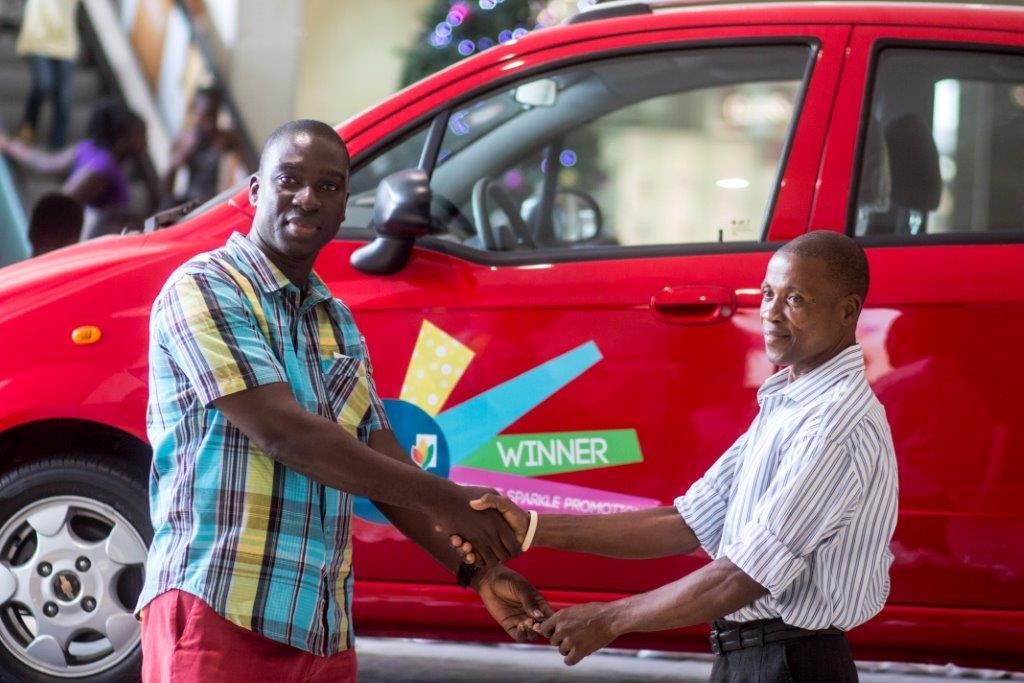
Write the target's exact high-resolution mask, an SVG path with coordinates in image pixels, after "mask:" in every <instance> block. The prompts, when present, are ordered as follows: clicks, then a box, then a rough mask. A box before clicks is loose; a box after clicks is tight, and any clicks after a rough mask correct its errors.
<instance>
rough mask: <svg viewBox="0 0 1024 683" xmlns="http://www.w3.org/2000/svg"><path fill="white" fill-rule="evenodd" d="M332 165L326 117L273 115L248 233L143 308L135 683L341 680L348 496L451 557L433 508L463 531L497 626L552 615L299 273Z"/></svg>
mask: <svg viewBox="0 0 1024 683" xmlns="http://www.w3.org/2000/svg"><path fill="white" fill-rule="evenodd" d="M348 171H349V158H348V152H347V150H346V148H345V145H344V143H343V142H342V141H341V139H340V138H339V137H338V135H337V133H336V132H335V131H334V130H333V129H332V128H331V127H330V126H327V125H326V124H323V123H320V122H316V121H293V122H291V123H289V124H286V125H284V126H282V127H281V128H280V129H278V131H276V132H275V133H274V134H273V135H272V136H271V137H270V139H269V140H268V142H267V144H266V146H265V148H264V151H263V156H262V158H261V160H260V169H259V171H258V172H257V174H256V175H254V176H253V177H252V179H251V181H250V187H249V199H250V202H251V204H252V205H253V206H254V207H255V216H254V218H253V224H252V230H251V231H250V233H249V235H248V237H247V238H246V237H242V236H241V235H239V234H234V235H232V236H231V238H230V240H229V241H228V243H227V244H226V245H225V246H224V247H222V248H220V249H217V250H216V251H213V252H210V253H208V254H201V255H199V256H197V257H196V258H194V259H192V260H191V261H189V262H188V263H186V264H185V265H183V266H182V267H181V268H179V269H178V270H177V271H176V272H175V273H174V274H172V275H171V277H170V279H169V280H168V281H167V283H166V284H165V286H164V288H163V290H162V291H161V293H160V295H159V296H158V297H157V300H156V302H155V304H154V306H153V311H152V315H151V326H150V334H151V338H150V401H149V408H148V413H147V426H148V433H149V438H150V442H151V443H152V445H153V467H152V470H151V478H150V507H151V513H152V519H153V527H154V536H153V543H152V546H151V548H150V551H149V557H148V560H147V564H146V583H145V586H144V587H143V591H142V594H141V596H140V598H139V603H138V609H139V610H140V612H141V613H142V617H143V625H142V647H143V679H144V680H146V681H179V680H180V681H244V680H254V679H258V680H274V681H276V680H295V681H298V680H303V681H311V680H331V681H355V679H356V661H355V654H354V650H353V639H352V630H351V602H352V579H353V574H352V538H351V526H352V519H351V512H352V496H366V497H368V498H370V499H372V500H374V501H375V502H377V503H378V505H379V507H380V508H381V510H382V511H383V512H384V514H385V515H386V516H387V517H388V518H389V519H390V520H391V521H392V523H394V525H395V526H396V527H397V528H398V529H399V530H401V531H402V532H403V533H404V534H406V535H407V536H409V537H410V538H412V539H413V540H415V541H416V542H418V543H419V544H420V545H422V546H423V547H424V548H426V549H427V550H428V551H429V552H430V553H431V554H432V555H434V556H435V557H436V558H437V559H438V560H439V561H440V562H441V563H442V564H444V565H445V566H447V567H448V568H449V569H450V570H452V571H453V572H455V571H456V570H461V568H462V565H461V562H460V558H459V557H458V555H457V554H456V553H455V552H453V550H452V549H451V547H449V546H448V544H447V538H446V536H444V535H440V534H438V533H437V532H435V531H434V525H435V523H436V524H439V525H440V526H441V527H442V528H445V529H449V530H452V531H456V530H457V531H459V533H461V534H464V535H465V536H466V537H467V538H471V539H474V541H476V542H477V543H478V544H479V545H480V546H481V548H483V549H484V550H483V553H482V560H483V562H482V564H483V565H485V568H484V569H483V570H482V571H477V572H476V573H475V575H472V576H471V577H466V576H464V573H463V572H461V571H460V572H459V576H460V583H462V584H463V585H464V586H465V585H466V584H471V585H472V586H473V588H474V589H475V590H476V591H477V593H478V594H479V595H480V597H481V599H482V600H483V602H484V604H485V606H486V607H487V609H488V610H489V611H490V613H491V614H492V615H493V616H494V617H495V618H496V619H497V620H498V621H499V622H500V623H501V624H502V626H503V627H504V628H505V629H506V631H508V632H509V634H510V635H512V636H513V637H515V638H517V639H522V638H523V636H524V633H525V631H524V630H523V629H521V628H520V625H521V624H522V623H524V622H525V620H526V618H527V616H528V615H538V614H542V613H550V609H549V608H547V606H546V604H545V603H544V601H543V598H541V597H540V596H539V595H538V594H537V593H536V591H535V590H534V589H533V587H532V586H530V584H529V583H528V582H526V581H525V580H524V579H523V578H522V577H520V576H519V575H518V574H516V573H515V572H512V571H510V570H507V569H505V568H504V567H501V566H500V565H499V564H498V562H499V561H500V560H503V559H506V558H508V557H510V556H511V555H513V554H515V552H517V551H518V544H517V543H516V539H515V535H514V534H513V532H512V530H511V529H510V528H509V526H508V524H507V523H506V522H505V520H504V519H502V517H501V515H500V514H498V513H496V512H490V513H489V514H488V516H487V517H483V516H481V515H479V514H478V513H476V512H473V511H472V510H471V509H470V507H469V505H468V502H469V500H471V499H473V498H475V497H477V496H479V495H480V493H482V491H481V490H469V489H464V488H462V487H460V486H458V485H456V484H454V483H452V482H449V481H447V480H445V479H442V478H440V477H436V476H434V475H431V474H428V473H427V472H424V471H423V470H421V469H420V468H419V467H417V466H416V465H415V464H413V463H412V462H411V460H410V458H409V456H408V454H406V453H405V452H404V451H403V449H402V448H401V446H400V445H399V444H398V442H397V440H396V439H395V436H394V435H393V433H392V432H391V431H390V428H389V425H388V421H387V417H386V415H385V414H384V410H383V407H382V405H381V402H380V400H379V399H378V397H377V392H376V389H375V387H374V383H373V371H372V368H371V366H370V357H369V355H368V354H367V352H366V348H365V345H364V343H363V340H362V337H361V336H360V334H359V330H358V329H357V328H356V326H355V322H354V321H353V320H352V315H351V313H349V311H348V309H347V308H346V307H345V306H344V305H343V304H342V303H341V302H340V301H338V300H337V299H335V298H334V297H333V296H332V295H331V293H330V291H329V290H328V289H327V287H326V285H325V284H324V282H323V280H321V279H320V278H319V277H318V276H317V275H316V273H314V272H313V270H312V267H313V262H314V261H315V259H316V256H317V254H318V253H319V252H320V249H321V248H323V247H324V246H325V245H326V244H327V243H328V242H329V241H330V240H331V239H333V238H334V236H335V234H336V233H337V231H338V229H339V227H340V225H341V221H342V219H343V218H344V216H345V205H346V200H347V197H348Z"/></svg>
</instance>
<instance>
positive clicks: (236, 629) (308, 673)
mask: <svg viewBox="0 0 1024 683" xmlns="http://www.w3.org/2000/svg"><path fill="white" fill-rule="evenodd" d="M142 680H143V681H144V682H145V683H192V682H193V681H246V680H250V681H260V682H261V683H263V682H264V681H266V682H269V681H328V680H329V681H341V682H345V681H350V682H351V683H355V680H356V653H355V650H351V649H350V650H346V651H344V652H339V653H338V654H336V655H332V656H330V657H318V656H317V655H314V654H311V653H309V652H305V651H303V650H299V649H297V648H294V647H291V646H290V645H285V644H284V643H279V642H277V641H275V640H270V639H269V638H264V637H263V636H261V635H259V634H256V633H253V632H252V631H249V630H247V629H244V628H242V627H241V626H236V625H235V624H232V623H231V622H230V621H228V620H226V619H225V618H224V617H222V616H220V615H219V614H217V613H216V612H214V611H213V609H212V608H211V607H210V606H209V605H207V604H206V603H205V602H203V601H202V600H201V599H200V598H197V597H196V596H194V595H192V594H190V593H186V592H184V591H179V590H171V591H167V592H166V593H163V594H161V595H159V596H157V597H156V598H155V599H154V600H153V601H152V602H150V603H149V604H148V605H147V606H146V609H145V610H144V611H143V619H142Z"/></svg>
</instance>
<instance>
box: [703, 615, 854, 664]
mask: <svg viewBox="0 0 1024 683" xmlns="http://www.w3.org/2000/svg"><path fill="white" fill-rule="evenodd" d="M841 635H843V631H842V629H838V628H821V629H816V630H811V629H806V628H798V627H796V626H790V625H788V624H785V623H783V621H782V619H761V620H759V621H747V622H743V623H737V622H720V621H716V622H714V624H712V627H711V650H712V652H714V653H715V654H716V655H721V654H725V653H726V652H732V651H733V650H742V649H744V648H748V647H764V646H765V645H766V644H768V643H777V642H779V641H780V640H793V639H794V638H815V637H820V636H841Z"/></svg>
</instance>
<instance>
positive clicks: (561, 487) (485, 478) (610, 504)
mask: <svg viewBox="0 0 1024 683" xmlns="http://www.w3.org/2000/svg"><path fill="white" fill-rule="evenodd" d="M448 478H449V479H451V480H452V481H455V482H458V483H460V484H469V485H471V486H486V487H488V488H492V489H496V490H497V491H498V492H499V493H501V494H503V495H505V496H508V497H509V498H510V499H511V500H512V502H513V503H515V504H516V505H518V506H520V507H522V508H524V509H526V510H536V511H537V512H551V513H559V514H570V515H573V514H575V515H604V514H608V513H610V512H625V511H626V510H642V509H644V508H652V507H657V506H658V505H661V502H660V501H658V500H657V499H655V498H641V497H639V496H628V495H626V494H623V493H615V492H613V491H602V490H600V489H592V488H587V487H585V486H574V485H572V484H562V483H559V482H554V481H546V480H544V479H531V478H529V477H520V476H518V475H515V474H500V473H497V472H489V471H486V470H477V469H473V468H470V467H453V468H452V469H451V473H450V474H449V476H448Z"/></svg>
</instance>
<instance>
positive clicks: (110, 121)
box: [0, 102, 146, 239]
mask: <svg viewBox="0 0 1024 683" xmlns="http://www.w3.org/2000/svg"><path fill="white" fill-rule="evenodd" d="M145 149H146V124H145V123H144V122H143V121H142V119H141V118H139V116H138V115H137V114H135V113H134V112H132V111H131V110H129V109H128V108H127V107H125V106H123V105H121V104H120V103H117V102H101V103H100V104H99V105H97V107H96V109H94V110H93V113H92V116H91V118H90V120H89V128H88V132H87V137H86V138H85V139H84V140H82V141H81V142H79V143H77V144H74V145H72V146H71V147H68V148H66V149H63V150H60V151H56V152H48V151H45V150H41V149H37V148H35V147H30V146H28V145H25V144H24V143H21V142H19V141H17V140H13V139H10V138H7V137H6V136H3V135H0V152H4V153H6V154H7V155H8V156H10V157H11V158H12V159H14V160H15V161H17V162H18V163H20V164H21V165H23V166H25V167H26V168H29V169H31V170H33V171H35V172H37V173H50V174H54V175H63V174H66V175H67V178H66V180H65V181H64V184H63V186H62V187H61V193H62V194H65V195H67V196H69V197H71V198H72V199H74V200H76V201H77V202H79V203H80V204H82V206H84V207H85V221H84V222H85V225H84V227H83V228H82V231H81V232H82V235H81V238H82V239H89V238H91V237H97V236H99V235H104V234H107V233H111V232H117V231H119V230H121V228H123V227H124V226H125V225H129V226H136V227H137V224H138V222H139V218H140V216H139V213H138V211H136V210H134V209H133V207H132V193H131V187H130V185H129V183H128V177H127V176H126V175H125V173H124V171H123V170H122V168H121V163H122V162H123V161H124V160H125V159H127V158H128V157H131V156H133V155H136V154H140V153H142V152H144V151H145ZM71 227H73V226H69V229H71Z"/></svg>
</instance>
